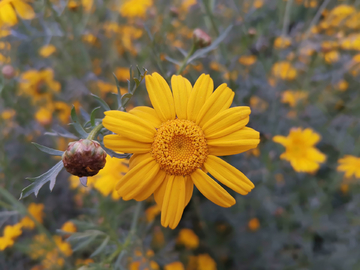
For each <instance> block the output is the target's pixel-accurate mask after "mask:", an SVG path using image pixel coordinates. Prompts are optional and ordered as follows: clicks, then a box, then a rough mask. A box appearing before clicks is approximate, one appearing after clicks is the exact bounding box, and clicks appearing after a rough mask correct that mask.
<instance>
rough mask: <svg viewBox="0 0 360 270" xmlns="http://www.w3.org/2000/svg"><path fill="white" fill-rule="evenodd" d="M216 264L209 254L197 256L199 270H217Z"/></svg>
mask: <svg viewBox="0 0 360 270" xmlns="http://www.w3.org/2000/svg"><path fill="white" fill-rule="evenodd" d="M216 269H217V266H216V262H215V261H214V259H213V258H211V257H210V255H209V254H200V255H198V256H197V270H216Z"/></svg>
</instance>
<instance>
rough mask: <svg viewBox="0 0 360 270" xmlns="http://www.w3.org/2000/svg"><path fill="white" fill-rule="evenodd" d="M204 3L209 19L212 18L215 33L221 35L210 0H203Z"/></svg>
mask: <svg viewBox="0 0 360 270" xmlns="http://www.w3.org/2000/svg"><path fill="white" fill-rule="evenodd" d="M203 3H204V7H205V12H206V15H207V16H208V17H209V20H210V23H211V27H212V28H213V30H214V32H215V34H216V35H217V36H219V35H220V33H219V29H218V28H217V26H216V22H215V19H214V16H213V14H212V12H211V9H210V1H209V0H203Z"/></svg>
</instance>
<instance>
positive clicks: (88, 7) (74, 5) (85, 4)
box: [67, 0, 94, 12]
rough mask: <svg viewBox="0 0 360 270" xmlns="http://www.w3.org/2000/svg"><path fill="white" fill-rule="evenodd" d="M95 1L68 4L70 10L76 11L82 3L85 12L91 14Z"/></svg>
mask: <svg viewBox="0 0 360 270" xmlns="http://www.w3.org/2000/svg"><path fill="white" fill-rule="evenodd" d="M93 2H94V0H81V1H78V0H70V1H69V2H68V4H67V6H68V8H69V9H71V10H73V11H76V10H77V9H78V7H79V5H80V3H81V5H82V7H83V9H84V11H86V12H89V11H91V8H92V5H93Z"/></svg>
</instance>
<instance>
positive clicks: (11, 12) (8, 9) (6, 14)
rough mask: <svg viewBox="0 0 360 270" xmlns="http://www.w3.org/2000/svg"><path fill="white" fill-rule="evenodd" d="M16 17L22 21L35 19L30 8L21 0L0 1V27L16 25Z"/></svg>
mask: <svg viewBox="0 0 360 270" xmlns="http://www.w3.org/2000/svg"><path fill="white" fill-rule="evenodd" d="M17 15H19V17H20V18H22V19H24V20H31V19H33V18H34V17H35V13H34V10H33V9H32V7H31V6H30V5H29V4H27V3H26V2H25V1H23V0H2V1H0V27H2V26H3V25H5V26H13V25H15V24H17V23H18V19H17Z"/></svg>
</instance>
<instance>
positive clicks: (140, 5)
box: [119, 0, 153, 18]
mask: <svg viewBox="0 0 360 270" xmlns="http://www.w3.org/2000/svg"><path fill="white" fill-rule="evenodd" d="M152 5H153V2H152V0H125V1H124V3H122V4H121V6H120V8H119V12H120V14H121V16H123V17H128V18H134V17H140V18H145V15H146V11H147V10H148V9H149V8H150V7H151V6H152Z"/></svg>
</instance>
